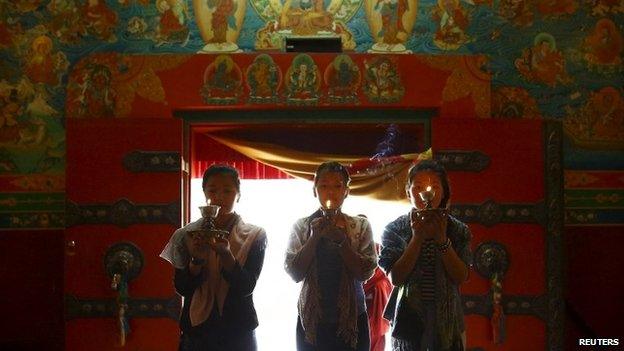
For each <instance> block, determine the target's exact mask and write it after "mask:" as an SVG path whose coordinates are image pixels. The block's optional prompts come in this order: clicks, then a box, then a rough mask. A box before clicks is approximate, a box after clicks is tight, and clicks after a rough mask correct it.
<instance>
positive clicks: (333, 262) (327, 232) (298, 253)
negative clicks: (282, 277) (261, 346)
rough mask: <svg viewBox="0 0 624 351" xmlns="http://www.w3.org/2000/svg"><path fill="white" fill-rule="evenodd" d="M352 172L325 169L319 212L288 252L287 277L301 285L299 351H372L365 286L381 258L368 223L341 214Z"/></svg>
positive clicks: (304, 222) (318, 189) (320, 172)
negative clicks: (370, 349) (378, 255)
mask: <svg viewBox="0 0 624 351" xmlns="http://www.w3.org/2000/svg"><path fill="white" fill-rule="evenodd" d="M349 181H350V178H349V173H348V172H347V170H346V168H345V167H343V166H342V165H340V164H339V163H337V162H327V163H323V164H321V165H320V166H319V167H318V169H317V170H316V174H315V176H314V196H315V197H316V198H317V199H318V200H319V203H320V205H321V208H320V209H319V210H317V211H316V212H314V213H313V214H312V215H311V216H309V217H305V218H302V219H300V220H298V221H297V222H296V223H295V224H294V226H293V229H292V232H291V234H290V240H289V243H288V248H287V250H286V263H285V267H286V272H287V273H288V274H289V275H290V276H291V277H292V278H293V279H294V280H295V281H296V282H300V281H302V280H303V285H302V288H301V294H300V296H299V303H298V310H299V319H298V324H297V350H300V351H303V350H306V351H307V350H322V351H338V350H340V351H341V350H358V351H368V350H369V347H370V339H369V332H368V319H367V316H366V306H365V301H364V290H363V288H362V283H363V282H364V281H366V280H367V279H368V278H370V277H371V276H372V275H373V272H374V270H375V268H376V267H377V257H376V256H377V255H376V253H375V247H374V244H373V240H372V232H371V228H370V225H369V223H368V220H366V219H365V218H363V217H351V216H348V215H346V214H344V213H342V212H341V211H340V208H341V206H342V203H343V201H344V199H345V198H346V197H347V195H348V194H349Z"/></svg>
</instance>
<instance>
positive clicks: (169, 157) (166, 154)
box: [123, 150, 180, 173]
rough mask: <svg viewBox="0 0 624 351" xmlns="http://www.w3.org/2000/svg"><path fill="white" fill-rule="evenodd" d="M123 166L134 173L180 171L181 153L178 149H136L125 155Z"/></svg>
mask: <svg viewBox="0 0 624 351" xmlns="http://www.w3.org/2000/svg"><path fill="white" fill-rule="evenodd" d="M123 166H124V168H125V169H126V170H128V171H130V172H133V173H140V172H179V171H180V153H179V152H177V151H142V150H134V151H132V152H129V153H128V154H126V155H125V156H124V158H123Z"/></svg>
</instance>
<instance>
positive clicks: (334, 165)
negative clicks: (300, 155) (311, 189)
mask: <svg viewBox="0 0 624 351" xmlns="http://www.w3.org/2000/svg"><path fill="white" fill-rule="evenodd" d="M327 172H336V173H340V175H341V176H342V180H343V181H344V184H345V185H346V186H348V185H349V182H350V181H351V177H350V176H349V171H347V168H346V167H345V166H343V165H341V164H340V163H338V162H336V161H330V162H324V163H321V164H320V165H319V166H318V168H317V169H316V172H314V185H315V186H316V184H317V183H318V180H319V177H320V176H321V174H323V173H327Z"/></svg>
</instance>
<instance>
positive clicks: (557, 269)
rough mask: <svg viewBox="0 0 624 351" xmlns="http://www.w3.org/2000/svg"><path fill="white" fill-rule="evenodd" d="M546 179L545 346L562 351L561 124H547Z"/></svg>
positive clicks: (545, 137)
mask: <svg viewBox="0 0 624 351" xmlns="http://www.w3.org/2000/svg"><path fill="white" fill-rule="evenodd" d="M544 161H545V162H544V163H545V164H544V179H545V186H546V189H545V193H546V207H545V211H546V258H547V259H546V292H547V294H548V300H547V301H548V304H547V309H546V312H547V316H548V319H547V323H546V337H547V341H546V345H548V350H552V351H559V350H563V332H564V330H563V329H564V313H565V304H564V299H563V262H562V257H563V256H562V250H563V249H562V234H563V203H564V202H563V131H562V126H561V121H546V122H544Z"/></svg>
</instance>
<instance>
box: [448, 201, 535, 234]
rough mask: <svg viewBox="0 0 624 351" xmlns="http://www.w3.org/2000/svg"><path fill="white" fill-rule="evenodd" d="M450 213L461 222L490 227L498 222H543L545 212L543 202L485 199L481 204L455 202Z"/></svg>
mask: <svg viewBox="0 0 624 351" xmlns="http://www.w3.org/2000/svg"><path fill="white" fill-rule="evenodd" d="M451 214H452V215H453V216H454V217H457V218H458V219H460V220H461V221H463V222H468V223H480V224H483V225H484V226H486V227H491V226H493V225H496V224H499V223H537V224H544V220H545V217H546V213H545V210H544V204H543V203H541V202H538V203H534V204H531V203H527V204H517V203H516V204H514V203H497V202H494V201H492V200H486V201H485V202H483V203H481V204H455V205H453V206H452V208H451Z"/></svg>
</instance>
